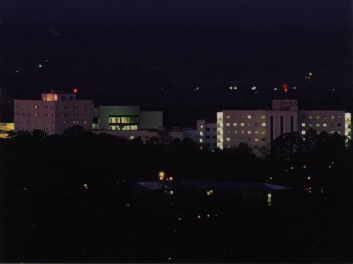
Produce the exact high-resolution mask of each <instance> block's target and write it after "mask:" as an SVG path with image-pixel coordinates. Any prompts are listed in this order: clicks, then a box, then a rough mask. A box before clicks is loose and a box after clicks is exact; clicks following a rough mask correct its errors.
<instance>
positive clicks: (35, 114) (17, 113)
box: [15, 112, 87, 116]
mask: <svg viewBox="0 0 353 264" xmlns="http://www.w3.org/2000/svg"><path fill="white" fill-rule="evenodd" d="M15 115H16V116H19V115H21V113H20V112H15ZM48 115H49V114H48V113H43V116H48ZM63 115H64V116H70V114H69V113H64V114H63ZM79 115H80V114H79V113H73V114H72V116H79ZM83 115H84V116H87V113H84V114H83ZM22 116H31V113H23V112H22ZM34 116H40V113H34ZM51 116H54V113H52V114H51ZM56 116H60V114H56Z"/></svg>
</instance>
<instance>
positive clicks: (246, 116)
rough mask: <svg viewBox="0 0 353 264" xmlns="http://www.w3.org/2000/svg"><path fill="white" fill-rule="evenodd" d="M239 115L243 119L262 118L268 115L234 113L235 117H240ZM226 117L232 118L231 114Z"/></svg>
mask: <svg viewBox="0 0 353 264" xmlns="http://www.w3.org/2000/svg"><path fill="white" fill-rule="evenodd" d="M239 117H240V118H241V119H252V118H254V119H260V118H261V119H266V115H261V116H260V115H254V116H252V115H240V116H237V115H234V116H233V118H234V119H236V118H239ZM226 118H227V119H230V118H231V115H227V116H226Z"/></svg>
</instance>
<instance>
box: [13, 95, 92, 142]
mask: <svg viewBox="0 0 353 264" xmlns="http://www.w3.org/2000/svg"><path fill="white" fill-rule="evenodd" d="M92 110H93V104H92V101H91V100H76V94H67V93H63V92H54V91H51V92H50V93H43V94H42V100H18V99H15V100H14V124H15V131H16V132H17V131H20V130H23V131H26V130H27V131H32V130H34V129H41V130H43V131H45V132H47V133H48V134H49V135H51V134H61V133H63V132H64V130H65V129H66V128H68V127H71V126H75V125H80V126H82V127H84V128H85V129H88V130H91V127H92Z"/></svg>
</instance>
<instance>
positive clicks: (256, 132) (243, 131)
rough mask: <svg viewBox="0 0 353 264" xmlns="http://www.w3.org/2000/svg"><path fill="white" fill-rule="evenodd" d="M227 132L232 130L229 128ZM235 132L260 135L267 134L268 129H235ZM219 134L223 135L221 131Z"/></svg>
mask: <svg viewBox="0 0 353 264" xmlns="http://www.w3.org/2000/svg"><path fill="white" fill-rule="evenodd" d="M226 133H227V134H230V133H231V130H227V131H226ZM233 133H234V134H248V135H251V134H255V135H258V134H261V135H265V134H266V131H265V130H260V131H259V130H255V131H252V130H247V131H245V130H240V131H238V130H233ZM218 135H221V134H220V133H218Z"/></svg>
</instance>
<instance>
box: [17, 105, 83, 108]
mask: <svg viewBox="0 0 353 264" xmlns="http://www.w3.org/2000/svg"><path fill="white" fill-rule="evenodd" d="M19 107H20V105H15V108H16V109H18V108H19ZM22 108H26V109H31V106H30V105H22ZM39 108H40V106H39V105H35V106H34V109H39ZM43 109H49V106H47V105H44V106H43ZM51 109H54V106H52V107H51ZM56 109H60V107H59V106H58V105H57V106H56ZM63 109H70V106H69V105H64V107H63ZM72 109H79V106H78V105H73V106H72ZM83 109H87V106H86V105H84V106H83Z"/></svg>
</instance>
